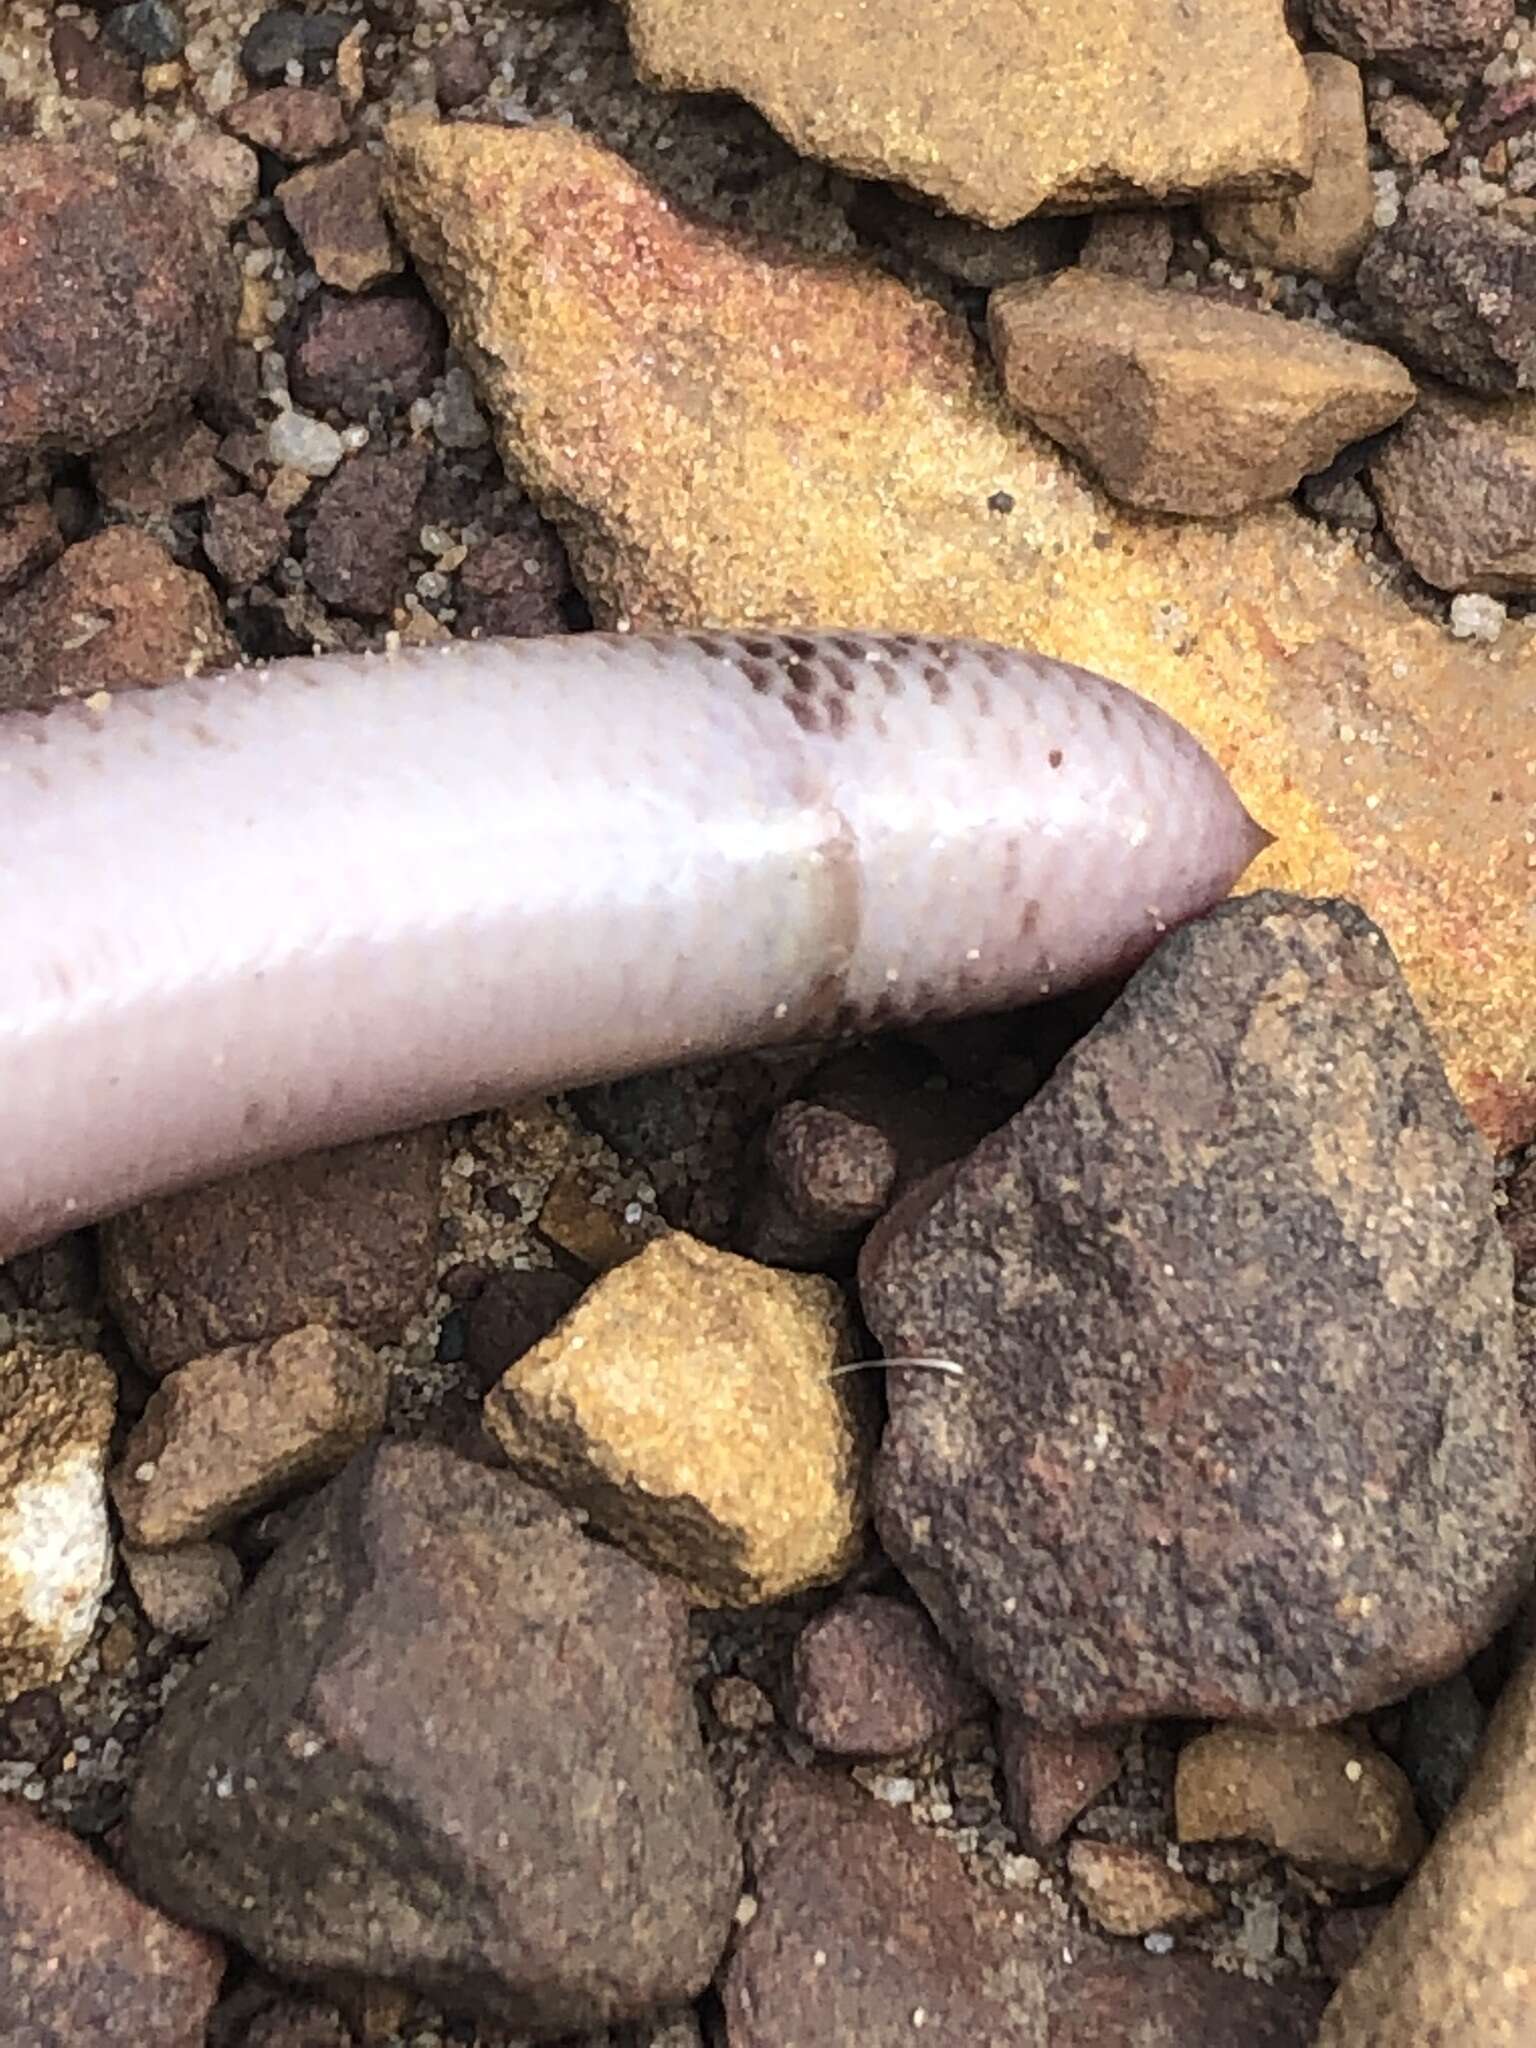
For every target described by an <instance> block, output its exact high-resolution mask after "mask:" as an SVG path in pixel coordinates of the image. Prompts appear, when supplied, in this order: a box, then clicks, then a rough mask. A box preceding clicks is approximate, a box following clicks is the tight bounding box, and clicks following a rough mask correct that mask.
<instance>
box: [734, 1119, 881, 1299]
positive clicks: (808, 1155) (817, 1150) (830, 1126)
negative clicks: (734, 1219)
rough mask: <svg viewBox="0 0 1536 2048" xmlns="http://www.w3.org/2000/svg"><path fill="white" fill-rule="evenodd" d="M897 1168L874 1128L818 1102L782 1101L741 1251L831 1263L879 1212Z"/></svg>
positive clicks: (773, 1260) (781, 1261) (772, 1260)
mask: <svg viewBox="0 0 1536 2048" xmlns="http://www.w3.org/2000/svg"><path fill="white" fill-rule="evenodd" d="M897 1170H898V1159H897V1153H896V1148H895V1146H894V1145H893V1144H892V1143H891V1141H890V1139H889V1138H888V1137H887V1136H886V1134H885V1133H884V1131H882V1130H880V1129H878V1128H877V1127H876V1126H875V1125H874V1124H871V1123H866V1122H864V1121H862V1120H861V1119H860V1118H857V1117H851V1116H848V1115H846V1114H845V1113H844V1112H843V1111H842V1110H840V1109H832V1108H830V1107H828V1106H827V1105H826V1104H823V1103H818V1102H788V1103H786V1104H785V1105H784V1107H783V1108H782V1109H781V1110H779V1111H778V1112H777V1113H776V1114H775V1115H774V1117H773V1119H772V1121H771V1122H770V1123H769V1126H768V1131H767V1136H766V1139H765V1141H764V1147H763V1176H762V1179H761V1181H760V1182H759V1183H758V1184H757V1185H756V1186H755V1187H754V1189H753V1191H752V1195H751V1197H750V1198H749V1201H748V1207H747V1214H746V1216H745V1218H744V1219H743V1225H742V1231H741V1245H742V1249H743V1250H744V1251H746V1252H747V1253H749V1255H750V1256H752V1257H753V1258H758V1259H762V1260H764V1261H765V1262H766V1263H768V1264H770V1265H808V1266H818V1265H828V1264H831V1263H832V1262H833V1261H834V1260H836V1259H838V1258H839V1257H840V1256H843V1255H846V1254H848V1253H850V1252H851V1251H852V1250H853V1249H854V1248H855V1247H856V1246H857V1243H858V1239H859V1235H860V1233H861V1232H862V1231H863V1230H864V1229H866V1228H867V1227H868V1225H869V1224H871V1223H872V1222H873V1221H874V1220H875V1218H876V1217H877V1216H878V1215H879V1214H880V1213H881V1212H882V1210H883V1209H884V1208H885V1206H886V1204H887V1202H888V1201H889V1200H890V1196H891V1190H892V1189H893V1187H894V1186H895V1184H896V1175H897Z"/></svg>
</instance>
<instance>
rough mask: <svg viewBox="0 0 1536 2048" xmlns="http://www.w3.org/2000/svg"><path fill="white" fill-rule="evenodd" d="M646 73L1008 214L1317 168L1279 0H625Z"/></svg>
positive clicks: (921, 184)
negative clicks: (721, 95)
mask: <svg viewBox="0 0 1536 2048" xmlns="http://www.w3.org/2000/svg"><path fill="white" fill-rule="evenodd" d="M623 4H624V7H625V10H626V12H627V14H628V17H629V33H630V38H631V40H632V42H633V43H634V47H635V59H636V62H637V64H638V65H639V68H640V70H641V72H642V74H643V75H644V76H645V77H647V78H648V79H649V80H650V81H651V82H652V83H653V84H656V85H660V86H663V87H667V88H670V89H673V90H678V91H684V92H734V93H739V94H740V95H741V96H742V97H743V98H744V99H748V100H750V101H751V102H752V103H753V105H754V106H757V107H760V108H761V109H762V111H763V113H765V114H766V115H767V117H768V119H769V120H770V121H771V122H772V123H773V125H774V126H775V128H777V129H778V130H779V131H780V133H781V134H783V135H785V136H787V137H788V139H789V141H790V142H792V143H793V144H794V146H795V148H796V149H798V150H800V151H801V152H802V154H803V155H806V156H815V157H824V158H826V159H827V161H828V162H830V163H835V164H839V165H841V166H842V168H843V169H845V170H849V171H853V172H855V173H856V174H857V175H858V176H860V177H866V178H885V179H889V180H891V181H893V182H894V183H897V184H902V185H907V186H910V187H911V188H912V189H913V190H915V191H918V192H925V193H927V194H929V195H930V196H931V197H932V198H934V199H937V200H939V201H940V202H941V203H942V204H943V205H945V206H946V207H948V208H949V209H950V210H951V211H952V212H955V213H964V214H970V215H971V216H972V217H973V218H975V219H977V220H982V221H986V222H987V223H988V224H989V225H990V226H992V227H1007V226H1009V225H1010V223H1012V222H1013V221H1016V220H1020V219H1022V218H1023V216H1024V215H1025V214H1029V213H1033V212H1035V211H1036V210H1037V209H1038V208H1040V207H1056V208H1081V207H1091V206H1097V205H1102V204H1103V203H1105V202H1106V201H1125V200H1128V199H1136V198H1147V199H1153V200H1159V201H1166V200H1168V199H1170V198H1176V197H1180V196H1186V195H1188V194H1191V193H1197V192H1204V191H1207V190H1209V189H1211V188H1213V187H1219V188H1221V189H1223V190H1236V191H1245V192H1261V193H1262V192H1274V191H1277V190H1278V191H1283V190H1287V189H1289V188H1291V187H1294V186H1297V185H1299V184H1301V183H1302V182H1303V180H1304V178H1305V176H1306V174H1307V173H1308V172H1309V170H1310V168H1311V150H1312V146H1313V141H1312V132H1311V128H1310V125H1309V119H1308V98H1309V94H1308V87H1307V79H1306V73H1305V70H1304V69H1303V66H1302V62H1301V57H1300V54H1299V52H1298V51H1297V48H1296V45H1295V43H1294V42H1293V41H1292V40H1291V38H1290V36H1289V35H1288V34H1287V32H1286V27H1285V20H1284V16H1283V14H1282V12H1281V9H1280V8H1279V6H1277V5H1276V4H1275V0H1194V4H1191V0H1078V4H1077V5H1075V6H1071V7H1065V6H1049V7H1038V6H1036V7H1021V6H1019V4H1018V0H880V5H879V7H878V8H854V7H829V6H827V5H826V4H825V0H760V4H759V5H758V6H756V7H741V6H739V5H735V4H733V0H718V4H716V5H713V6H711V5H700V0H623Z"/></svg>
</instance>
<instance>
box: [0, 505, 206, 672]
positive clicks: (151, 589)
mask: <svg viewBox="0 0 1536 2048" xmlns="http://www.w3.org/2000/svg"><path fill="white" fill-rule="evenodd" d="M235 655H236V649H235V643H234V641H233V640H232V639H231V638H230V636H229V634H228V632H227V631H226V630H225V626H224V621H223V617H222V615H221V613H220V611H219V601H218V599H217V598H216V597H215V596H214V594H213V592H212V590H210V589H209V587H208V585H207V584H206V583H205V582H204V581H203V579H202V577H201V576H194V575H193V573H192V572H191V570H190V569H182V568H179V567H178V566H177V564H176V563H175V562H174V561H173V560H172V559H171V557H170V555H169V554H168V553H167V552H166V550H165V549H164V548H163V547H162V546H161V545H160V543H159V541H157V540H152V539H151V538H150V536H149V535H148V534H147V533H142V532H140V531H139V530H138V529H137V528H136V527H131V526H111V527H108V528H107V530H106V532H105V533H98V534H96V535H94V536H93V537H92V538H91V539H90V540H82V541H79V542H77V543H76V545H75V546H74V547H72V548H67V549H66V550H65V552H64V553H63V554H62V555H61V556H60V557H59V559H58V561H56V562H55V563H54V564H53V567H52V568H51V569H45V570H44V571H43V573H42V575H41V576H38V577H35V578H34V579H33V581H32V582H30V583H29V584H27V586H26V587H25V589H23V590H22V591H21V592H20V593H19V595H17V596H16V597H14V598H12V600H11V602H10V603H9V604H8V605H7V606H6V607H5V610H4V611H3V612H0V711H20V710H39V711H40V710H43V709H44V708H46V706H47V705H49V704H51V703H54V702H55V701H56V700H58V699H59V698H62V697H84V696H89V695H91V694H92V692H94V691H96V690H123V689H130V688H132V687H133V686H134V685H136V684H154V683H165V682H170V681H172V680H173V679H174V678H175V677H177V676H180V675H201V674H203V673H204V672H205V671H207V670H209V669H217V668H227V667H229V666H230V665H231V664H232V663H233V662H234V660H235Z"/></svg>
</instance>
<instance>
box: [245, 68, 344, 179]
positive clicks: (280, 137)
mask: <svg viewBox="0 0 1536 2048" xmlns="http://www.w3.org/2000/svg"><path fill="white" fill-rule="evenodd" d="M224 125H225V127H226V128H228V129H229V130H230V132H231V133H232V134H234V135H238V136H239V137H240V138H241V139H242V140H243V141H245V142H253V143H255V145H256V147H257V148H258V149H267V150H270V151H271V152H272V154H273V155H274V156H279V157H281V158H282V159H283V161H284V163H289V164H307V163H308V162H309V161H310V159H311V158H312V157H317V156H325V155H326V154H327V153H328V152H329V151H331V150H333V149H340V148H341V146H342V144H343V143H344V142H345V141H346V139H347V132H348V131H347V116H346V112H345V110H344V108H343V107H342V104H341V101H340V100H339V99H338V98H337V97H336V95H335V94H334V93H330V92H316V91H312V90H311V89H310V88H308V87H306V86H302V85H275V86H273V87H272V88H271V90H270V91H269V92H256V93H252V94H251V96H250V98H249V99H244V100H241V101H240V102H239V103H238V104H237V105H235V106H233V107H231V108H230V110H229V112H228V113H227V114H226V115H225V116H224Z"/></svg>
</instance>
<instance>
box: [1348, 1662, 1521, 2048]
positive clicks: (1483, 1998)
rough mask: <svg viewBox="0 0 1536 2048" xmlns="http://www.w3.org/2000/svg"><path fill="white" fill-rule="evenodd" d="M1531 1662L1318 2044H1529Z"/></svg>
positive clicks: (1371, 2047)
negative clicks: (1467, 1779)
mask: <svg viewBox="0 0 1536 2048" xmlns="http://www.w3.org/2000/svg"><path fill="white" fill-rule="evenodd" d="M1533 1790H1536V1663H1531V1662H1529V1661H1528V1662H1527V1663H1526V1665H1525V1667H1524V1668H1523V1670H1521V1671H1520V1672H1518V1673H1517V1674H1516V1676H1515V1677H1514V1678H1513V1679H1512V1680H1511V1682H1510V1684H1509V1685H1508V1686H1507V1687H1506V1689H1505V1692H1504V1695H1503V1697H1502V1698H1501V1700H1500V1702H1499V1705H1498V1709H1497V1711H1496V1712H1495V1714H1494V1717H1493V1721H1492V1723H1491V1724H1490V1726H1489V1731H1488V1739H1487V1742H1486V1743H1485V1745H1484V1747H1483V1750H1482V1752H1481V1754H1480V1755H1479V1757H1478V1761H1477V1766H1476V1769H1475V1770H1474V1772H1473V1775H1472V1780H1471V1783H1470V1784H1469V1785H1468V1787H1467V1789H1466V1791H1465V1792H1464V1793H1463V1795H1462V1797H1461V1800H1460V1802H1459V1804H1458V1805H1457V1807H1456V1809H1455V1811H1454V1812H1453V1813H1452V1814H1451V1816H1450V1818H1449V1819H1448V1820H1447V1821H1446V1823H1445V1826H1444V1827H1443V1828H1442V1829H1441V1831H1440V1833H1439V1834H1438V1835H1437V1836H1436V1838H1435V1841H1434V1844H1433V1846H1432V1847H1431V1849H1430V1851H1429V1854H1428V1855H1427V1856H1426V1857H1425V1859H1424V1861H1423V1863H1422V1864H1420V1866H1419V1868H1418V1870H1417V1871H1416V1872H1415V1873H1414V1875H1413V1877H1412V1878H1411V1879H1410V1880H1409V1883H1408V1885H1407V1887H1406V1889H1405V1890H1404V1891H1403V1892H1402V1893H1401V1894H1400V1896H1399V1897H1398V1899H1397V1901H1396V1903H1395V1904H1394V1905H1393V1907H1392V1910H1391V1912H1390V1914H1389V1915H1388V1917H1387V1919H1386V1921H1385V1923H1384V1924H1383V1926H1382V1927H1381V1929H1380V1930H1379V1932H1378V1933H1377V1934H1376V1937H1375V1939H1374V1940H1373V1941H1372V1942H1371V1945H1370V1947H1369V1948H1368V1949H1367V1950H1366V1952H1365V1955H1364V1956H1363V1957H1362V1958H1361V1960H1360V1962H1359V1963H1358V1964H1357V1965H1356V1966H1355V1968H1354V1969H1353V1970H1351V1972H1350V1973H1349V1975H1348V1976H1347V1977H1346V1978H1345V1979H1344V1982H1343V1983H1342V1984H1341V1985H1340V1986H1339V1989H1338V1991H1337V1992H1336V1993H1335V1995H1334V1998H1333V2002H1332V2003H1331V2004H1330V2006H1329V2007H1328V2011H1327V2014H1326V2016H1325V2018H1324V2020H1323V2024H1322V2029H1321V2031H1320V2032H1319V2034H1318V2037H1317V2048H1404V2044H1406V2043H1408V2042H1414V2043H1423V2044H1424V2048H1453V2044H1457V2048H1459V2044H1460V2043H1462V2042H1466V2043H1468V2044H1471V2043H1473V2042H1476V2044H1477V2048H1525V2044H1526V2043H1527V2042H1529V2040H1530V2039H1531V2010H1532V1998H1533V1995H1536V1992H1533V1976H1532V1967H1533V1966H1532V1956H1533V1955H1536V1798H1533V1796H1532V1794H1533Z"/></svg>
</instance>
